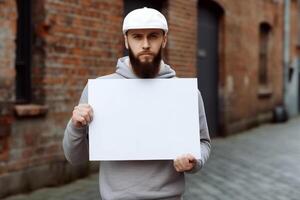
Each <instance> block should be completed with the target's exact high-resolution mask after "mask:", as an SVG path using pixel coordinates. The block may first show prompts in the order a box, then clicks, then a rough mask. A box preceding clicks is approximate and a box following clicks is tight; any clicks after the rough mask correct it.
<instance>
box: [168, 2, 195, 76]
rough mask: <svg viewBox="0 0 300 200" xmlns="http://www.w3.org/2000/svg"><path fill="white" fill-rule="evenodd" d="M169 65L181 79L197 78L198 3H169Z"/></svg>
mask: <svg viewBox="0 0 300 200" xmlns="http://www.w3.org/2000/svg"><path fill="white" fill-rule="evenodd" d="M167 18H168V23H169V30H170V31H169V34H168V44H167V48H168V60H167V61H168V63H170V64H171V66H172V67H174V69H175V70H176V72H177V76H179V77H195V76H196V74H197V72H196V65H197V60H196V50H197V43H196V42H195V41H197V1H180V0H172V1H169V3H168V13H167Z"/></svg>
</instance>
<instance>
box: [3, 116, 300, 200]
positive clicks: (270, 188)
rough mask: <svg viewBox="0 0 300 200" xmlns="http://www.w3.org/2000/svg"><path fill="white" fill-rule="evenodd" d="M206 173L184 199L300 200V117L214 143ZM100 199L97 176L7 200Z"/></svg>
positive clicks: (191, 183) (190, 183)
mask: <svg viewBox="0 0 300 200" xmlns="http://www.w3.org/2000/svg"><path fill="white" fill-rule="evenodd" d="M212 147H213V148H212V153H211V157H210V159H209V161H208V162H207V164H206V165H205V167H204V168H203V170H202V171H201V172H200V173H198V174H194V175H189V176H187V185H186V186H187V187H186V193H185V195H184V199H185V200H198V199H199V200H299V199H300V118H299V117H298V118H295V119H292V120H290V121H289V122H287V123H285V124H267V125H263V126H260V127H258V128H254V129H251V130H248V131H245V132H243V133H241V134H237V135H234V136H231V137H227V138H217V139H214V140H213V142H212ZM76 199H78V200H79V199H80V200H83V199H84V200H96V199H97V200H99V199H100V197H99V194H98V175H97V174H95V175H92V176H90V177H87V178H85V179H82V180H79V181H76V182H74V183H71V184H69V185H65V186H62V187H57V188H45V189H41V190H38V191H35V192H33V193H31V194H27V195H17V196H13V197H9V198H6V199H5V200H76Z"/></svg>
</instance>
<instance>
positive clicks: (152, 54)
mask: <svg viewBox="0 0 300 200" xmlns="http://www.w3.org/2000/svg"><path fill="white" fill-rule="evenodd" d="M141 55H151V56H155V53H153V52H151V51H142V52H140V53H138V54H137V56H141Z"/></svg>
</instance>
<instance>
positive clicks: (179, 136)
mask: <svg viewBox="0 0 300 200" xmlns="http://www.w3.org/2000/svg"><path fill="white" fill-rule="evenodd" d="M88 103H89V104H90V105H91V106H92V108H93V111H94V118H93V121H92V122H91V124H90V125H89V154H90V155H89V156H90V160H173V159H175V158H176V157H177V156H180V155H182V154H186V153H190V154H192V155H194V156H195V157H196V158H198V159H199V158H200V156H201V154H200V135H199V114H198V89H197V79H195V78H191V79H92V80H89V81H88Z"/></svg>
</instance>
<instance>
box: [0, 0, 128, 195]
mask: <svg viewBox="0 0 300 200" xmlns="http://www.w3.org/2000/svg"><path fill="white" fill-rule="evenodd" d="M32 3H33V8H32V12H33V19H32V20H33V29H34V36H33V38H34V39H33V46H32V52H33V54H32V69H31V72H32V73H31V75H32V92H33V98H32V99H33V100H32V102H31V104H34V105H25V106H22V105H21V106H18V107H17V106H16V107H14V106H13V105H12V104H13V103H14V99H15V98H14V93H15V92H14V91H15V90H14V81H15V74H14V73H15V69H14V62H15V60H14V59H15V43H14V39H15V37H16V30H15V26H16V17H17V13H16V12H17V11H16V5H15V2H14V1H10V0H6V1H4V2H3V3H1V2H0V11H1V12H0V25H1V31H0V40H1V42H0V43H1V45H0V72H1V73H0V82H1V84H0V93H1V94H2V93H3V94H4V95H1V97H0V98H1V99H0V104H1V105H0V108H1V114H0V125H1V135H0V142H1V145H0V148H1V149H0V150H2V149H3V153H2V151H1V152H0V153H1V154H0V156H2V157H0V158H1V160H0V187H1V188H3V189H1V192H0V197H2V196H6V195H9V194H12V193H16V192H24V191H28V190H32V189H36V188H38V187H41V186H47V185H48V186H49V185H57V184H62V183H64V182H66V181H70V180H72V179H75V178H78V177H80V176H84V175H86V174H87V173H88V172H89V171H94V170H95V169H96V168H97V167H96V166H97V164H96V165H94V164H92V165H91V166H88V165H85V166H79V167H71V166H70V165H69V164H67V162H66V160H65V158H64V155H63V151H62V147H61V144H62V137H63V133H64V129H65V126H66V124H67V121H68V120H69V118H70V116H71V111H72V109H73V107H74V106H75V105H76V104H77V103H78V100H79V97H80V94H81V91H82V89H83V88H84V86H85V84H86V83H87V79H88V78H94V77H97V76H101V75H105V74H109V73H111V72H113V71H114V70H115V65H116V61H117V58H118V57H120V56H121V55H122V52H123V46H122V45H123V41H122V40H123V36H122V32H121V21H122V14H123V10H122V8H123V4H122V1H118V0H115V1H105V0H102V1H84V0H81V1H63V0H44V1H40V0H33V2H32ZM2 15H3V16H2ZM4 41H5V42H4ZM2 83H3V84H2ZM8 92H9V93H8ZM7 104H9V105H10V106H9V107H8V106H7ZM13 108H15V109H16V108H17V110H16V111H17V113H19V114H18V115H14V111H13ZM45 110H47V112H45ZM3 124H5V126H3ZM2 135H3V137H2ZM4 136H5V137H4ZM4 158H5V159H4Z"/></svg>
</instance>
